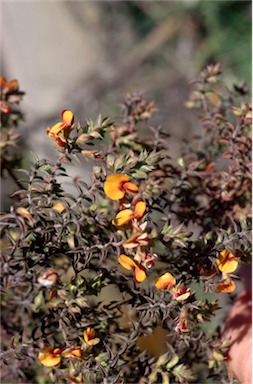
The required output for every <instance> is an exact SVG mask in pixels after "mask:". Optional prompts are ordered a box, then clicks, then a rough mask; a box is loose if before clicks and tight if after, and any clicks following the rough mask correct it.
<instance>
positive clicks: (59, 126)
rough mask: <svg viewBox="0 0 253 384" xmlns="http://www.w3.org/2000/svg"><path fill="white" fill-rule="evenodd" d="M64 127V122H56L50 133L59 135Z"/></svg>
mask: <svg viewBox="0 0 253 384" xmlns="http://www.w3.org/2000/svg"><path fill="white" fill-rule="evenodd" d="M63 129H64V124H62V123H56V124H55V125H54V126H53V127H52V128H51V129H50V131H49V132H50V134H51V135H52V134H54V135H58V133H59V132H61V131H62V130H63Z"/></svg>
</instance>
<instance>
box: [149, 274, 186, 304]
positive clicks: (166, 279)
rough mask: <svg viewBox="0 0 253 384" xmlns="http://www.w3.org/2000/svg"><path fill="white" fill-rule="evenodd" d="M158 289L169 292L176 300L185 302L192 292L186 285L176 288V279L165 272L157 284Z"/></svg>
mask: <svg viewBox="0 0 253 384" xmlns="http://www.w3.org/2000/svg"><path fill="white" fill-rule="evenodd" d="M155 286H156V288H157V289H162V290H167V289H168V290H169V291H170V292H171V294H172V297H173V299H174V300H177V301H185V300H187V299H188V297H189V296H190V295H191V290H190V288H188V287H187V286H186V285H184V284H183V285H181V286H176V279H175V278H174V277H173V276H172V274H171V273H169V272H165V273H164V274H163V275H161V276H160V277H159V278H158V279H157V280H156V283H155Z"/></svg>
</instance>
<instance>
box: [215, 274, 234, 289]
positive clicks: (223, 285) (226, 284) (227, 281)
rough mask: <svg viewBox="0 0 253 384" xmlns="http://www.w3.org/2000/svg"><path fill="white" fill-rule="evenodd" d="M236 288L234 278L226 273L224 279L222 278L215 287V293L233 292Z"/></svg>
mask: <svg viewBox="0 0 253 384" xmlns="http://www.w3.org/2000/svg"><path fill="white" fill-rule="evenodd" d="M235 288H236V285H235V282H234V281H233V280H232V278H231V277H230V276H229V275H225V278H224V280H222V281H221V282H220V283H219V285H218V286H217V288H216V289H215V293H232V292H234V290H235Z"/></svg>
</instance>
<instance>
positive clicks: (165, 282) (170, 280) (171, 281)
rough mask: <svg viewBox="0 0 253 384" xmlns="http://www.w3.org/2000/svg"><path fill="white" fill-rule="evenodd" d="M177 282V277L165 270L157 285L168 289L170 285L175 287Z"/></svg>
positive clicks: (158, 287) (159, 287)
mask: <svg viewBox="0 0 253 384" xmlns="http://www.w3.org/2000/svg"><path fill="white" fill-rule="evenodd" d="M175 284H176V279H175V278H174V277H173V276H172V274H171V273H169V272H165V273H164V274H163V275H162V276H160V277H159V278H158V279H157V280H156V283H155V286H156V288H157V289H167V288H168V287H173V286H174V285H175Z"/></svg>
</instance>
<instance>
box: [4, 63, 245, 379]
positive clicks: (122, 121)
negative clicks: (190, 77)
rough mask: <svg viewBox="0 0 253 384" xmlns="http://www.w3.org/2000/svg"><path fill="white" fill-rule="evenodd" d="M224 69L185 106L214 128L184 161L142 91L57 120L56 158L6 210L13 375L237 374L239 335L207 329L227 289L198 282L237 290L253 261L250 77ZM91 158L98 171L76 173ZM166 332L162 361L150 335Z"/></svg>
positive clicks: (43, 163) (8, 370)
mask: <svg viewBox="0 0 253 384" xmlns="http://www.w3.org/2000/svg"><path fill="white" fill-rule="evenodd" d="M220 76H221V70H220V66H219V65H215V66H209V67H208V68H207V69H205V70H204V71H203V72H202V73H201V75H200V78H199V79H198V80H196V81H195V82H193V85H194V90H193V92H192V94H191V95H190V98H189V101H188V102H187V103H186V104H187V106H188V107H189V108H193V109H196V110H197V111H198V113H199V115H200V119H201V121H202V126H203V134H202V135H201V137H200V138H198V139H197V138H196V139H195V140H194V142H193V143H190V145H189V146H188V149H187V152H186V153H185V154H184V155H183V156H182V157H181V158H180V159H178V163H177V164H174V163H173V161H172V160H171V159H170V157H169V154H168V152H169V151H168V149H167V140H168V138H167V137H166V135H165V134H164V133H163V131H162V129H161V128H155V127H149V126H148V119H149V118H150V117H151V116H152V114H153V113H154V112H155V111H156V107H155V105H154V103H152V102H148V101H146V100H145V99H144V98H143V96H142V95H139V94H133V95H128V96H127V97H126V99H125V101H124V103H123V105H122V112H121V115H120V116H119V117H117V118H115V119H111V118H108V117H106V118H102V117H101V116H99V117H98V119H97V120H96V121H91V120H87V121H86V123H82V122H79V121H77V122H75V121H74V115H73V113H72V112H71V111H68V110H67V111H66V110H65V111H63V113H62V119H61V121H60V122H59V123H56V124H55V125H54V126H53V127H49V128H48V129H47V134H48V136H49V140H52V142H53V143H54V144H55V145H56V147H57V150H58V151H59V157H58V160H57V161H56V162H55V163H52V162H49V161H47V160H45V159H43V160H40V159H36V161H35V163H34V164H33V165H32V167H31V169H30V170H26V169H24V170H21V171H20V172H21V173H22V174H23V175H24V178H23V179H22V178H21V179H20V180H19V181H18V182H19V183H20V185H21V184H22V188H19V190H18V191H16V192H15V194H14V197H15V198H16V200H17V202H15V203H14V205H13V206H12V207H11V209H10V211H9V212H5V213H3V214H2V216H1V225H2V232H1V233H2V237H1V244H2V249H3V253H2V326H3V333H2V334H3V336H2V348H3V350H2V353H1V357H2V360H3V381H4V382H7V381H9V382H14V381H15V382H17V383H18V382H19V383H21V382H35V381H36V382H38V383H45V382H49V381H50V382H54V383H55V382H57V383H65V382H70V383H84V382H85V383H86V382H88V383H136V382H139V383H143V384H145V383H163V384H166V383H169V382H180V383H187V382H200V381H201V382H204V381H206V382H207V381H208V380H210V379H211V380H217V381H219V382H221V381H222V380H223V381H224V382H225V381H226V371H225V369H224V361H225V358H226V357H225V356H226V351H227V347H228V342H227V340H222V339H221V338H220V334H219V332H218V330H217V331H216V332H213V333H210V334H206V333H205V331H204V329H203V324H204V323H208V322H209V321H210V320H211V318H212V317H213V316H214V315H215V313H216V311H217V310H218V308H219V305H218V296H217V299H215V300H213V301H208V300H207V299H203V300H199V299H197V297H196V295H195V292H194V290H193V288H192V287H193V284H194V286H195V287H196V286H198V287H199V289H200V290H201V291H203V292H204V293H206V292H208V291H210V292H216V293H217V295H218V293H220V292H225V293H227V294H229V293H231V292H233V291H234V289H235V282H234V279H236V278H237V276H236V269H237V267H238V265H239V264H242V263H248V262H249V261H250V236H249V231H250V208H249V205H250V199H251V194H250V186H251V180H250V179H251V168H250V157H251V152H250V149H251V141H250V123H251V109H250V105H249V104H247V103H246V102H243V104H240V98H241V97H245V94H246V93H247V91H246V88H245V85H243V84H239V85H235V86H234V88H233V89H232V90H228V89H227V88H226V87H225V86H224V85H223V84H222V82H221V80H220ZM3 112H4V113H3V115H2V116H3V119H2V126H3V130H5V131H6V132H8V130H9V129H11V127H12V124H13V122H12V119H11V111H10V110H6V111H3ZM139 123H141V124H145V129H146V132H148V130H150V132H149V133H146V134H145V137H143V136H142V135H140V134H139V132H138V125H139ZM88 160H89V161H90V162H92V172H91V174H90V175H89V180H87V178H86V179H85V180H83V179H82V178H81V177H79V176H75V177H73V178H71V177H70V176H69V175H68V172H67V171H66V166H67V165H68V164H70V163H71V164H73V165H75V164H76V162H77V161H78V162H79V163H80V162H81V163H85V161H88ZM63 178H65V179H66V180H67V182H66V184H67V183H71V184H72V186H73V187H74V189H75V192H72V193H70V192H69V191H67V190H66V188H65V186H64V183H62V181H61V180H63ZM203 297H205V294H204V295H203ZM158 329H160V330H161V329H162V331H163V332H164V333H163V337H160V338H158V339H157V340H156V344H160V350H159V353H158V356H159V357H158V356H157V354H156V355H154V354H153V355H152V351H150V345H148V341H147V340H148V338H149V336H150V335H151V334H155V332H156V331H157V330H158ZM143 341H144V342H143Z"/></svg>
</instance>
